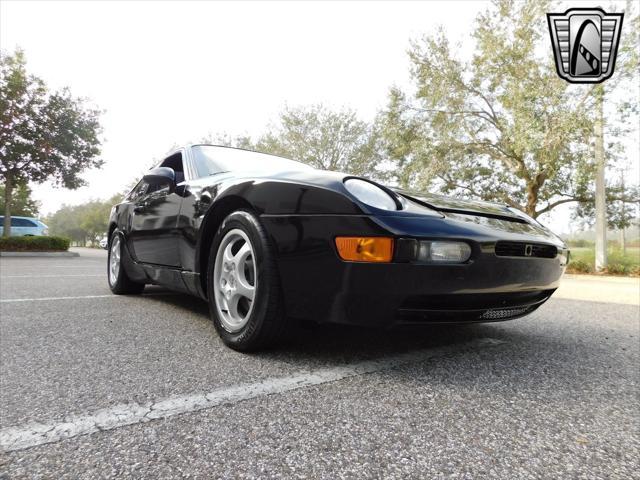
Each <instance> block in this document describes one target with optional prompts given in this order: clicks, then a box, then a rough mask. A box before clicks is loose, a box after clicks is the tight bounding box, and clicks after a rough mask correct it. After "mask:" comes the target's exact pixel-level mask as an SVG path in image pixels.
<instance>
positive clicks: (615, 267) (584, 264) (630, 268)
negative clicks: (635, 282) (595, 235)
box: [568, 247, 640, 275]
mask: <svg viewBox="0 0 640 480" xmlns="http://www.w3.org/2000/svg"><path fill="white" fill-rule="evenodd" d="M569 248H570V250H571V257H570V261H569V267H568V271H569V272H570V273H593V270H594V265H595V258H596V252H595V249H594V248H593V247H569ZM607 261H608V265H609V266H608V269H607V272H606V273H610V274H614V275H630V274H631V275H638V274H639V273H640V247H627V249H626V252H625V253H624V254H623V253H622V250H621V249H619V248H609V249H608V251H607Z"/></svg>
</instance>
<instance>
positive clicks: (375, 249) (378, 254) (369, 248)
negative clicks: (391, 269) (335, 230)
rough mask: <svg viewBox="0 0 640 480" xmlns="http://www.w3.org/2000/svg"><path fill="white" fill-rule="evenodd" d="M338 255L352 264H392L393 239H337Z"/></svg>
mask: <svg viewBox="0 0 640 480" xmlns="http://www.w3.org/2000/svg"><path fill="white" fill-rule="evenodd" d="M336 247H337V249H338V255H340V258H342V259H343V260H349V261H351V262H390V261H391V258H392V257H393V238H387V237H336Z"/></svg>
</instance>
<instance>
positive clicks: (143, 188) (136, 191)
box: [127, 180, 149, 202]
mask: <svg viewBox="0 0 640 480" xmlns="http://www.w3.org/2000/svg"><path fill="white" fill-rule="evenodd" d="M148 186H149V185H148V184H147V183H146V182H143V181H142V180H140V181H139V182H138V184H137V185H136V186H135V187H133V190H131V192H129V195H127V198H128V199H129V200H131V201H134V202H135V201H136V200H137V199H139V198H140V197H141V196H143V195H144V194H145V193H147V187H148Z"/></svg>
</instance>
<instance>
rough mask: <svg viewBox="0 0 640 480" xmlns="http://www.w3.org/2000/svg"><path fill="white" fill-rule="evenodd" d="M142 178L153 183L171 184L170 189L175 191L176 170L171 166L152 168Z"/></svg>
mask: <svg viewBox="0 0 640 480" xmlns="http://www.w3.org/2000/svg"><path fill="white" fill-rule="evenodd" d="M142 179H143V180H144V181H145V182H147V183H149V184H153V185H169V190H170V191H173V190H174V189H175V187H176V172H175V171H174V170H173V168H169V167H158V168H154V169H151V170H149V173H147V174H146V175H145V176H144V177H142Z"/></svg>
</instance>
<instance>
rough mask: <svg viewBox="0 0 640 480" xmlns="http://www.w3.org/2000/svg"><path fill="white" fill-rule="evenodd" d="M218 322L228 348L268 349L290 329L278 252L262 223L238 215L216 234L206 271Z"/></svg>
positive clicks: (242, 213) (248, 214)
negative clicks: (287, 325) (276, 260)
mask: <svg viewBox="0 0 640 480" xmlns="http://www.w3.org/2000/svg"><path fill="white" fill-rule="evenodd" d="M207 290H208V291H207V296H208V299H209V308H210V311H211V316H212V319H213V323H214V325H215V327H216V330H217V331H218V334H219V335H220V337H221V338H222V340H223V341H224V343H225V344H226V345H228V346H229V347H231V348H233V349H235V350H240V351H251V350H257V349H259V348H264V347H268V346H270V345H272V344H273V343H274V342H276V341H277V340H278V339H279V338H280V337H281V336H282V334H283V333H284V331H285V329H286V319H285V316H284V312H283V304H282V295H281V292H280V281H279V276H278V272H277V267H276V264H275V258H274V255H273V249H272V246H271V244H270V242H269V239H268V237H267V235H266V234H265V232H264V229H263V228H262V225H260V222H259V221H258V219H257V218H256V217H255V216H254V215H253V214H252V213H251V212H248V211H246V210H238V211H236V212H233V213H231V214H230V215H229V216H228V217H227V218H225V219H224V221H223V222H222V224H221V225H220V228H219V229H218V231H217V232H216V235H215V237H214V240H213V243H212V245H211V252H210V255H209V265H208V271H207Z"/></svg>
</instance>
